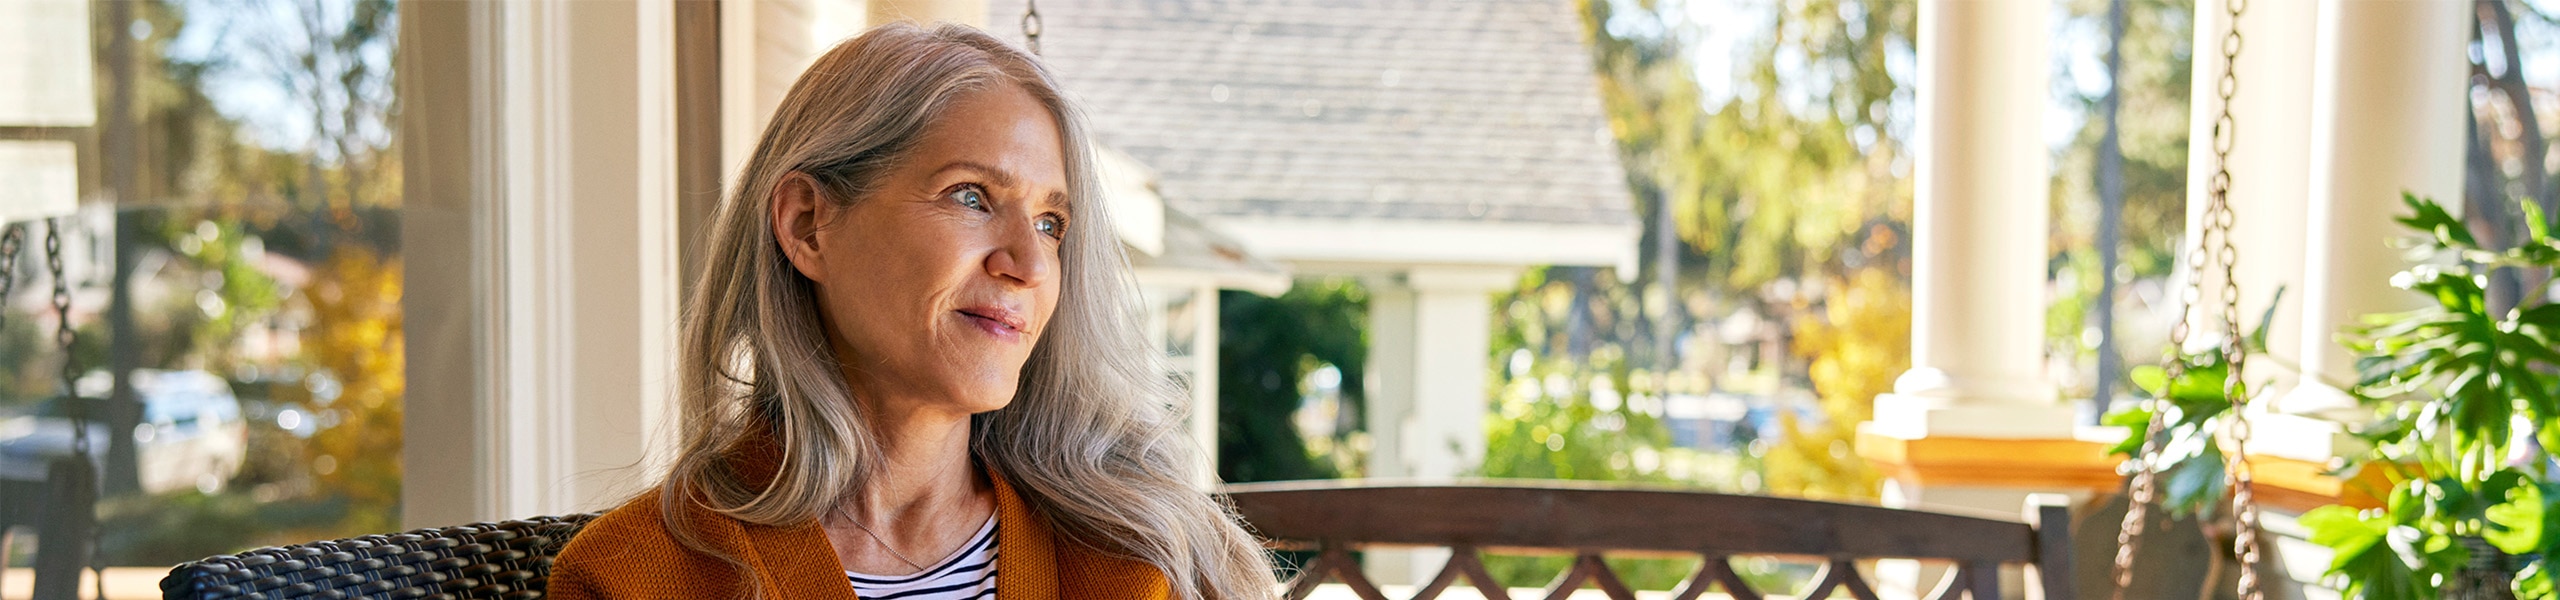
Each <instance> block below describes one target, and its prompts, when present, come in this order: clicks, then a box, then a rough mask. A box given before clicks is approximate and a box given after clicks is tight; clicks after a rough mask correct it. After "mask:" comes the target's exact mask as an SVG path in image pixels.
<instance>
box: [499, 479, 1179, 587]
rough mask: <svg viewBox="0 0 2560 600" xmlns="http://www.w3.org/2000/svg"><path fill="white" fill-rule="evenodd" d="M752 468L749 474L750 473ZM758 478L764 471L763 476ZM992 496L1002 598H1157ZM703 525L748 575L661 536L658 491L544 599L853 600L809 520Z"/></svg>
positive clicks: (585, 543)
mask: <svg viewBox="0 0 2560 600" xmlns="http://www.w3.org/2000/svg"><path fill="white" fill-rule="evenodd" d="M751 468H752V467H751ZM766 472H770V470H769V469H768V470H767V471H766ZM987 478H988V479H990V480H993V481H994V482H995V488H996V515H997V516H996V523H997V524H998V526H997V527H996V593H997V594H998V595H999V597H1000V598H1002V599H1003V600H1052V599H1071V600H1082V599H1087V598H1091V599H1099V600H1119V599H1127V600H1138V599H1162V598H1166V597H1167V596H1168V591H1169V590H1168V587H1167V586H1166V582H1165V577H1164V573H1163V571H1160V570H1158V569H1156V568H1155V566H1154V565H1149V564H1146V563H1143V562H1138V561H1134V560H1130V559H1126V558H1120V557H1115V556H1110V555H1106V554H1103V553H1101V552H1100V551H1097V550H1094V549H1092V548H1091V547H1089V546H1086V545H1084V544H1079V543H1075V542H1073V541H1070V540H1061V539H1058V538H1057V536H1056V535H1055V534H1054V533H1053V532H1052V531H1051V530H1050V528H1049V524H1048V522H1047V521H1046V520H1044V519H1042V518H1041V517H1040V516H1039V515H1038V514H1037V513H1035V512H1033V511H1032V510H1031V507H1029V506H1027V505H1025V504H1023V502H1022V497H1021V496H1019V495H1016V494H1015V493H1014V491H1013V486H1012V484H1009V483H1006V482H1005V480H1004V477H1002V476H1000V475H997V474H996V473H994V472H992V471H990V472H989V473H988V474H987ZM688 506H689V509H690V510H693V511H695V514H694V516H695V517H696V521H697V522H700V523H704V524H705V525H706V527H705V531H704V533H705V534H706V535H705V537H706V538H708V539H707V540H706V541H708V542H709V544H710V545H711V546H713V547H716V548H719V549H720V550H721V551H723V552H726V553H728V554H729V555H731V556H736V557H739V558H742V559H744V560H745V561H746V563H747V565H748V566H749V567H750V570H751V571H752V575H751V576H748V577H741V576H740V574H739V573H738V571H737V568H736V567H734V566H731V565H730V564H729V563H726V562H722V561H721V560H720V559H718V558H714V557H712V556H710V555H707V554H703V553H700V552H695V551H693V550H692V549H690V548H687V547H685V546H684V545H683V544H680V543H677V542H676V541H675V538H673V537H671V536H670V534H668V533H667V529H666V524H665V521H662V520H660V518H659V515H660V514H661V513H660V509H659V504H658V492H656V491H651V492H649V493H647V494H642V495H641V496H640V497H639V498H634V499H632V500H631V501H630V502H628V503H625V504H623V505H622V507H620V508H616V509H613V511H612V512H608V513H605V514H604V516H602V517H598V518H596V520H595V521H594V522H592V523H588V524H587V526H586V528H585V529H584V530H581V531H580V532H579V533H578V535H577V537H575V538H572V539H571V540H570V541H569V547H568V548H566V549H563V550H561V552H560V557H559V559H558V561H557V562H556V563H555V566H554V567H552V571H551V581H550V584H549V594H548V595H549V596H550V597H552V598H558V599H560V600H588V599H598V600H602V599H613V600H627V599H635V598H745V597H748V590H749V589H755V590H760V591H761V592H762V593H760V594H756V596H757V597H760V598H764V599H765V600H853V599H854V598H855V597H854V594H853V583H852V582H851V581H849V580H847V579H846V578H845V572H844V567H843V566H841V565H840V564H838V563H837V562H836V552H835V547H834V546H832V545H830V544H829V543H828V542H827V536H826V534H825V532H823V531H821V530H820V529H819V528H818V522H817V521H814V520H812V521H810V522H807V523H800V524H796V525H790V526H784V527H774V526H766V525H756V524H752V523H746V522H742V521H739V520H737V519H733V518H729V517H728V516H725V515H721V514H719V513H716V512H712V511H711V510H710V509H708V508H702V507H700V506H691V505H688Z"/></svg>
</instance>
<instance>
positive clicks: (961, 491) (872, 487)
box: [842, 401, 993, 535]
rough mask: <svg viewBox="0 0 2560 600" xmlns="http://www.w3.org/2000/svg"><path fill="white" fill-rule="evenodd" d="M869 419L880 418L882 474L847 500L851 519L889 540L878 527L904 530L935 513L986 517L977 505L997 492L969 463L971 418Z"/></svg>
mask: <svg viewBox="0 0 2560 600" xmlns="http://www.w3.org/2000/svg"><path fill="white" fill-rule="evenodd" d="M877 404H882V405H895V404H896V402H895V401H889V402H880V403H877ZM865 413H866V414H870V415H877V416H875V417H873V418H871V419H870V421H871V423H870V425H871V431H872V434H873V436H874V437H875V438H876V439H878V440H879V443H880V450H881V456H880V457H879V458H878V460H879V461H880V463H879V464H880V469H879V470H878V471H874V472H873V474H872V479H871V480H870V481H869V482H868V484H867V485H864V486H863V487H862V489H860V490H858V491H856V492H855V494H854V497H852V498H848V499H847V502H846V505H845V506H843V507H842V508H843V509H844V512H845V513H846V514H847V515H850V516H854V517H856V518H859V519H860V520H861V521H862V523H863V525H865V526H867V527H872V528H873V529H872V531H874V532H879V533H882V534H883V535H885V534H886V532H885V531H882V530H881V529H879V528H878V527H877V525H880V524H883V523H880V521H887V522H888V524H896V525H898V526H899V527H900V528H904V527H905V523H908V522H914V521H918V520H919V517H930V516H932V513H934V512H936V511H943V510H950V511H958V512H963V513H971V514H983V513H984V508H985V507H984V506H982V504H983V503H982V502H976V501H975V500H980V499H982V498H984V497H990V496H991V494H992V491H993V490H992V487H991V486H989V485H988V484H987V482H986V481H985V479H984V478H982V477H979V476H978V471H977V468H976V467H975V465H974V464H973V462H972V461H971V460H970V457H969V418H968V416H967V415H959V416H957V417H952V416H944V415H928V414H913V413H910V414H897V413H896V412H895V411H879V410H867V411H865Z"/></svg>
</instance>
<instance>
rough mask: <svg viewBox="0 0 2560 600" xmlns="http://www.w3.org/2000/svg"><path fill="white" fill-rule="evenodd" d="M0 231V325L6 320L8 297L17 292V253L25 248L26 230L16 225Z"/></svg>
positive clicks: (12, 224)
mask: <svg viewBox="0 0 2560 600" xmlns="http://www.w3.org/2000/svg"><path fill="white" fill-rule="evenodd" d="M7 227H8V229H7V230H6V231H0V323H6V319H7V318H8V315H9V313H8V311H7V310H6V309H7V308H8V306H9V295H10V294H12V293H16V292H17V291H18V251H19V250H20V249H22V248H24V247H25V246H26V243H27V229H26V228H25V227H22V226H19V225H18V224H16V223H10V224H8V225H7Z"/></svg>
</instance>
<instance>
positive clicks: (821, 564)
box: [704, 435, 1166, 600]
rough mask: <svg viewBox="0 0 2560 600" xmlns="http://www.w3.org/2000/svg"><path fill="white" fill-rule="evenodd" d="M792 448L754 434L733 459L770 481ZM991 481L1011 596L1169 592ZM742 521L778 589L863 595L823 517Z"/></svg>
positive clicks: (745, 475)
mask: <svg viewBox="0 0 2560 600" xmlns="http://www.w3.org/2000/svg"><path fill="white" fill-rule="evenodd" d="M784 454H785V453H784V452H783V450H782V448H781V446H780V445H779V444H777V443H775V442H774V441H773V440H772V436H770V435H756V436H750V437H749V438H747V439H745V440H741V442H740V446H739V448H738V450H737V451H736V452H734V453H733V454H731V456H733V457H736V459H735V460H733V461H732V465H733V468H735V469H737V471H736V472H737V474H738V475H739V476H740V479H741V480H742V481H746V482H751V483H755V484H764V483H767V482H770V481H771V480H772V478H773V477H774V475H775V474H776V473H778V472H779V470H780V469H781V468H782V464H783V463H784V462H786V459H785V457H784ZM987 479H988V480H989V481H991V482H993V483H994V485H995V493H996V565H997V569H996V589H999V590H1003V591H1002V592H1001V593H1002V594H1004V598H1005V600H1056V599H1057V598H1058V597H1059V595H1060V593H1061V592H1062V591H1065V592H1066V593H1068V594H1070V595H1072V596H1073V597H1076V598H1105V599H1108V598H1131V599H1136V598H1163V597H1165V596H1166V594H1165V591H1166V585H1165V581H1164V577H1163V575H1162V574H1161V572H1160V571H1158V570H1156V569H1155V568H1154V567H1153V566H1152V565H1147V564H1144V563H1139V562H1135V561H1129V560H1126V559H1119V558H1115V557H1109V556H1103V555H1100V554H1099V553H1098V552H1096V551H1094V550H1092V549H1089V548H1085V547H1083V546H1082V545H1079V544H1074V543H1067V544H1065V545H1064V546H1062V545H1061V541H1060V540H1059V539H1057V536H1056V535H1055V533H1054V532H1053V531H1052V530H1051V529H1050V528H1049V523H1048V519H1046V518H1043V517H1042V516H1041V515H1040V514H1039V513H1038V512H1037V511H1035V510H1033V509H1032V507H1031V506H1030V505H1029V504H1028V503H1026V502H1024V501H1023V499H1022V496H1021V495H1020V494H1019V493H1016V492H1015V491H1014V489H1013V484H1012V483H1011V482H1009V481H1007V480H1006V479H1005V477H1004V475H1003V473H1000V472H997V471H996V470H995V469H993V468H987ZM704 510H707V509H704ZM733 522H735V521H733ZM739 525H741V526H743V528H744V529H745V531H744V533H745V534H746V538H747V542H748V544H747V552H748V554H749V556H748V557H747V558H748V561H749V563H750V564H753V565H756V567H757V569H758V570H759V571H762V572H763V573H764V576H765V577H766V578H768V581H767V582H766V583H767V585H769V586H771V588H770V589H780V590H795V591H798V592H800V593H805V594H810V596H809V597H813V598H821V599H825V600H858V599H857V598H856V597H855V595H854V592H853V582H852V581H851V580H850V579H848V578H847V577H846V575H845V571H844V566H843V564H842V563H841V562H839V561H837V560H836V553H835V546H834V545H832V544H831V543H830V542H828V541H827V535H826V531H825V530H824V529H823V528H821V527H820V526H819V523H818V521H817V520H814V519H813V520H810V521H809V522H807V523H801V524H797V525H790V526H767V525H756V524H750V523H743V522H739ZM1062 554H1063V555H1062ZM1062 562H1063V563H1066V566H1067V567H1068V569H1069V570H1070V571H1071V572H1067V573H1063V575H1064V576H1065V577H1063V578H1062V572H1061V569H1060V566H1061V563H1062ZM1150 579H1152V581H1149V580H1150Z"/></svg>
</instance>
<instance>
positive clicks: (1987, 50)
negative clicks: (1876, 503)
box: [1869, 0, 2072, 438]
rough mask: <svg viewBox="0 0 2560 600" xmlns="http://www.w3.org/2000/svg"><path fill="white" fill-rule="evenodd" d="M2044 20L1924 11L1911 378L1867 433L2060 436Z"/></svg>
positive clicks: (1974, 10)
mask: <svg viewBox="0 0 2560 600" xmlns="http://www.w3.org/2000/svg"><path fill="white" fill-rule="evenodd" d="M2047 17H2048V13H2047V11H2044V10H2018V9H2017V8H2016V7H2013V6H2009V5H2007V4H2003V3H1997V2H1973V1H1965V0H1924V1H1923V2H1921V3H1920V23H1919V38H1920V39H1919V46H1920V48H1919V60H1920V82H1919V85H1918V86H1917V87H1916V89H1917V91H1918V93H1919V104H1920V106H1919V108H1920V111H1919V112H1920V124H1919V125H1920V126H1919V144H1918V146H1919V155H1918V159H1919V171H1918V177H1917V178H1918V184H1917V185H1918V190H1917V193H1916V194H1915V196H1916V197H1915V199H1914V201H1913V221H1914V227H1913V229H1914V230H1915V232H1914V236H1913V237H1914V252H1913V254H1914V256H1913V258H1914V260H1913V264H1914V271H1915V273H1914V277H1913V280H1914V281H1913V283H1912V288H1913V289H1912V303H1913V307H1912V308H1913V310H1912V322H1911V370H1910V371H1909V372H1905V373H1903V374H1902V376H1901V378H1899V379H1896V380H1895V381H1894V392H1893V393H1891V394H1886V395H1884V396H1881V397H1878V398H1877V399H1876V405H1875V421H1874V422H1872V423H1870V424H1869V425H1870V426H1871V428H1872V429H1871V430H1872V431H1875V432H1877V433H1880V434H1883V435H1890V436H1894V437H1902V438H1920V437H1928V436H1958V437H1989V438H2026V437H2069V435H2070V434H2071V429H2072V422H2071V417H2072V414H2071V410H2070V409H2069V408H2067V407H2063V406H2061V405H2059V404H2058V403H2057V402H2056V399H2055V397H2054V395H2055V391H2054V386H2053V384H2052V383H2050V382H2049V381H2047V380H2046V379H2045V373H2044V344H2043V340H2044V319H2043V318H2042V316H2041V315H2043V314H2044V309H2045V305H2044V304H2045V303H2044V297H2045V294H2044V263H2045V257H2046V254H2047V253H2046V248H2045V231H2046V228H2047V227H2048V226H2049V221H2050V219H2049V218H2048V214H2049V212H2050V209H2049V208H2048V207H2047V205H2046V202H2047V196H2048V194H2047V192H2046V185H2047V180H2048V175H2049V173H2050V168H2049V165H2048V163H2049V162H2051V161H2050V160H2048V158H2047V157H2046V156H2045V152H2046V151H2045V140H2044V136H2043V135H2042V133H2041V132H2042V126H2041V125H2042V123H2043V122H2044V120H2043V118H2041V117H2040V116H2038V115H2042V114H2044V110H2045V96H2046V95H2047V90H2046V81H2047V78H2048V76H2047V73H2046V72H2047V71H2049V70H2051V62H2052V57H2051V54H2050V52H2049V49H2048V47H2047V44H2046V41H2047V38H2049V37H2051V35H2052V34H2051V32H2050V29H2051V24H2050V23H2049V19H2048V18H2047Z"/></svg>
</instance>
